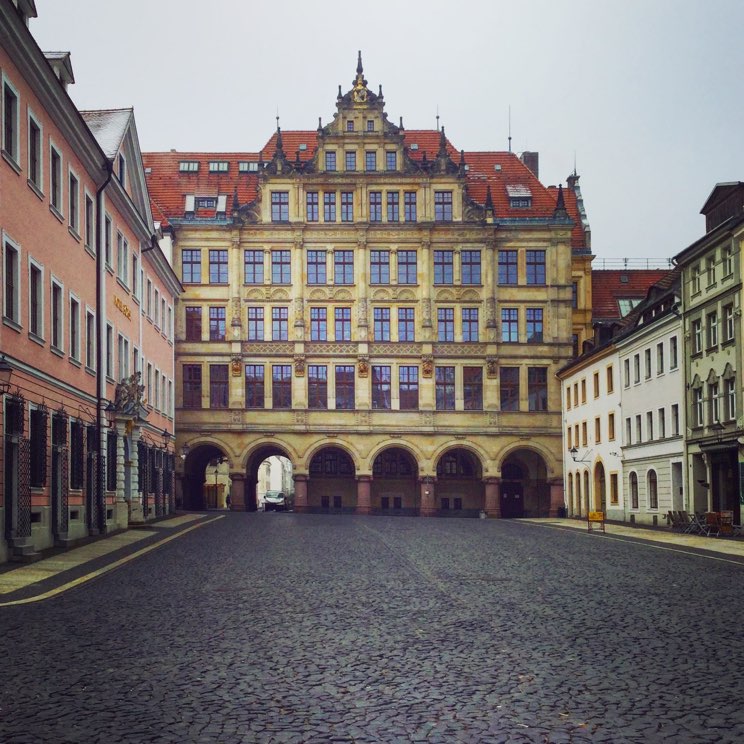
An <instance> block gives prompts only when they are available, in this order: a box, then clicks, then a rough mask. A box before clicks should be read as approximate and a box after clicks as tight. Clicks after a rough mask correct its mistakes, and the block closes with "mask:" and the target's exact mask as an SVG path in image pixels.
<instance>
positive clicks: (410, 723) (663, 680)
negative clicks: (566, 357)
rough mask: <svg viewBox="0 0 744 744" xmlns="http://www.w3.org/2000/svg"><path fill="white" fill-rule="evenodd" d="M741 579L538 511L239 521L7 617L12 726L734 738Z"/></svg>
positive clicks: (126, 738) (61, 732) (739, 684)
mask: <svg viewBox="0 0 744 744" xmlns="http://www.w3.org/2000/svg"><path fill="white" fill-rule="evenodd" d="M742 576H744V564H743V563H741V562H737V560H736V559H724V558H721V557H718V558H714V557H712V556H706V555H703V554H695V553H694V552H692V551H690V552H687V553H684V552H670V551H669V550H668V549H659V547H658V546H655V545H653V544H648V543H646V544H642V543H640V542H632V541H619V540H616V539H611V538H610V537H609V536H602V535H587V534H585V533H583V532H580V531H576V530H560V529H549V528H546V527H544V526H537V525H534V524H527V523H524V522H515V521H506V520H504V521H497V520H464V519H460V520H458V519H415V518H414V519H408V518H386V517H334V516H319V515H295V514H291V513H290V514H275V513H271V514H264V513H256V514H244V513H231V514H227V515H226V516H225V518H224V519H222V520H218V521H216V522H214V523H213V524H210V525H207V526H205V527H204V528H203V529H199V530H196V531H194V532H191V533H189V534H188V535H185V536H183V537H182V538H181V539H178V540H174V541H172V542H170V543H169V544H167V545H164V546H163V547H161V548H159V549H158V550H155V551H153V552H151V553H149V554H147V555H145V556H143V557H141V558H138V559H137V560H135V561H133V562H131V563H129V564H127V565H125V566H124V567H122V568H119V569H118V570H116V571H113V572H112V573H110V574H108V575H106V576H103V577H101V578H98V579H96V580H95V581H93V582H91V583H89V584H86V585H84V586H82V587H80V588H77V589H75V590H72V591H70V592H67V593H65V594H63V595H61V596H59V597H57V598H54V599H51V600H47V601H44V602H40V603H36V604H29V605H24V606H17V607H5V608H2V609H0V628H1V629H2V634H1V635H0V651H1V652H2V659H3V661H2V668H3V674H2V682H0V706H1V710H0V741H2V742H3V744H10V743H15V742H24V743H25V742H28V744H35V743H36V742H50V743H54V744H63V743H64V742H107V743H112V744H113V743H116V742H179V743H181V742H205V743H206V742H219V743H220V744H231V743H238V742H331V741H333V742H384V743H386V744H387V743H390V742H408V741H431V742H613V744H614V743H616V742H644V743H645V742H656V741H669V742H737V741H739V742H740V741H743V740H744V711H743V709H742V706H741V701H742V699H744V667H743V666H742V664H741V661H740V656H741V653H740V652H741V649H740V642H741V628H740V623H741V616H742V611H743V610H744V601H742V595H741V591H740V587H741V581H742Z"/></svg>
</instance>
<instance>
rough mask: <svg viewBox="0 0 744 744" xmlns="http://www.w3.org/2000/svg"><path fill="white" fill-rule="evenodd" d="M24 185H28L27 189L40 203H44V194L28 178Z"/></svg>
mask: <svg viewBox="0 0 744 744" xmlns="http://www.w3.org/2000/svg"><path fill="white" fill-rule="evenodd" d="M26 183H27V184H28V187H29V188H30V189H31V191H33V192H34V194H36V196H38V197H39V200H40V201H44V192H43V191H42V190H41V189H40V188H39V187H38V186H37V185H36V184H35V183H34V182H33V181H32V180H31V179H30V178H29V179H28V180H27V181H26Z"/></svg>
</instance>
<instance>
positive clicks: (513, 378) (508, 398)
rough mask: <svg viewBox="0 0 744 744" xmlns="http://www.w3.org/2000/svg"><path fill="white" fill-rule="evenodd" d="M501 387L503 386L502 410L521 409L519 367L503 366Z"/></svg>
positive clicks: (500, 379)
mask: <svg viewBox="0 0 744 744" xmlns="http://www.w3.org/2000/svg"><path fill="white" fill-rule="evenodd" d="M499 372H500V374H499V387H500V388H501V410H502V411H518V410H519V367H501V369H500V371H499Z"/></svg>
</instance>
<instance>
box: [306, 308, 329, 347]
mask: <svg viewBox="0 0 744 744" xmlns="http://www.w3.org/2000/svg"><path fill="white" fill-rule="evenodd" d="M327 328H328V321H327V317H326V308H324V307H311V308H310V340H311V341H327V340H328V336H327Z"/></svg>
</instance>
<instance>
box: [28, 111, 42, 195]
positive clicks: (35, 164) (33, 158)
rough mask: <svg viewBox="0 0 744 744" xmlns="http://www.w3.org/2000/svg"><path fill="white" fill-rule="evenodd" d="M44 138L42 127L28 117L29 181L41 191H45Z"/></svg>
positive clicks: (31, 117)
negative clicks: (43, 176) (43, 174)
mask: <svg viewBox="0 0 744 744" xmlns="http://www.w3.org/2000/svg"><path fill="white" fill-rule="evenodd" d="M41 148H42V136H41V125H40V124H39V123H38V122H37V121H36V120H35V119H34V118H33V116H31V114H30V113H29V117H28V180H29V181H31V183H32V184H33V185H34V186H36V188H37V189H38V190H39V191H41V190H42V189H43V183H42V173H43V172H44V167H43V164H42V157H43V156H42V149H41Z"/></svg>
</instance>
